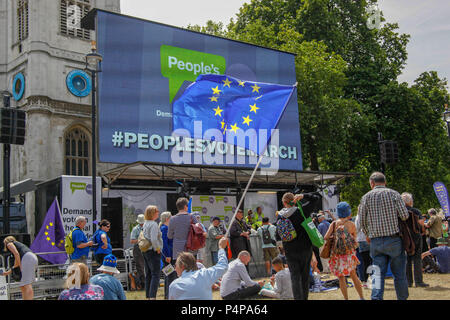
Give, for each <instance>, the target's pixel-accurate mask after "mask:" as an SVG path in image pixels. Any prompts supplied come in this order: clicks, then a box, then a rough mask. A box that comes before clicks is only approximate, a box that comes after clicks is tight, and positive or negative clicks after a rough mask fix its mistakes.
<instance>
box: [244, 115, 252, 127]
mask: <svg viewBox="0 0 450 320" xmlns="http://www.w3.org/2000/svg"><path fill="white" fill-rule="evenodd" d="M242 119H244V122H242V123H243V124H246V125H248V126H250V122H252V121H253V120H252V119H250V115H248V116H247V117H242Z"/></svg>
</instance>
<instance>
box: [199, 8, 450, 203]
mask: <svg viewBox="0 0 450 320" xmlns="http://www.w3.org/2000/svg"><path fill="white" fill-rule="evenodd" d="M376 2H377V1H376V0H361V1H348V0H252V1H251V2H250V3H246V4H244V5H243V6H242V7H241V8H240V10H239V12H238V13H237V14H236V20H235V21H234V20H233V19H232V20H231V21H230V23H229V24H228V26H227V27H226V28H224V26H223V24H222V23H221V22H219V23H215V22H213V21H208V23H207V25H206V26H205V27H200V26H190V29H192V30H195V31H200V32H206V33H209V34H213V35H218V36H223V37H228V38H231V39H235V40H240V41H244V42H248V43H252V44H257V45H260V46H265V47H270V48H274V49H278V50H283V51H288V52H292V53H295V54H296V59H295V64H296V74H297V81H298V90H297V91H298V97H297V98H298V104H299V118H300V128H301V136H302V151H303V155H304V158H303V162H304V168H308V169H311V170H327V171H350V172H358V173H360V176H359V177H357V178H352V179H351V180H350V181H347V182H348V185H347V186H346V187H344V188H343V191H342V193H341V199H342V200H347V201H349V202H350V203H351V204H352V206H353V207H354V210H355V209H356V206H357V205H358V203H359V199H360V198H361V196H362V195H363V194H364V193H366V192H367V191H368V190H369V189H370V186H369V182H368V179H369V176H370V174H371V173H372V172H373V171H375V170H380V157H379V146H378V141H377V138H378V132H380V133H382V135H383V137H384V138H385V139H386V140H393V141H396V142H397V143H398V147H399V150H400V162H399V163H397V164H395V165H389V166H387V168H386V176H387V179H388V185H389V186H390V187H392V188H394V189H396V190H398V191H399V192H403V191H409V192H411V193H412V194H413V195H414V197H415V200H416V202H415V204H416V205H417V206H418V207H419V208H421V209H422V210H426V209H427V208H428V207H433V206H434V207H436V206H438V202H437V199H436V197H435V195H434V192H433V188H432V185H433V183H434V182H435V181H438V180H440V181H442V182H444V183H445V184H446V185H447V186H448V187H449V188H450V168H449V167H450V166H449V163H450V143H449V139H448V138H447V137H446V130H445V126H444V123H443V121H442V113H443V111H444V104H446V103H447V104H448V100H449V94H448V91H447V82H446V80H445V79H440V78H439V77H438V75H437V73H436V72H434V71H430V72H424V73H422V74H421V75H420V76H419V77H418V78H417V79H416V81H415V83H414V84H413V85H412V86H409V85H408V84H407V83H398V82H397V77H398V76H399V75H400V74H401V72H402V70H403V68H404V66H405V63H406V60H407V51H406V45H407V43H408V41H409V35H406V34H399V33H398V32H397V29H398V25H397V24H396V23H388V22H386V21H385V19H384V18H383V17H381V21H382V22H383V24H382V25H381V27H380V28H368V26H367V21H368V14H367V8H368V7H369V6H370V5H372V4H374V3H376Z"/></svg>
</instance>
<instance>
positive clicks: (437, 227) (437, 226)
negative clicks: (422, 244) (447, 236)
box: [428, 215, 443, 239]
mask: <svg viewBox="0 0 450 320" xmlns="http://www.w3.org/2000/svg"><path fill="white" fill-rule="evenodd" d="M428 225H429V226H430V237H432V238H435V239H438V238H440V237H442V232H443V231H442V219H441V217H439V216H438V215H432V216H431V217H430V220H429V221H428Z"/></svg>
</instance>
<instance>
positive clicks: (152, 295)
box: [142, 205, 163, 300]
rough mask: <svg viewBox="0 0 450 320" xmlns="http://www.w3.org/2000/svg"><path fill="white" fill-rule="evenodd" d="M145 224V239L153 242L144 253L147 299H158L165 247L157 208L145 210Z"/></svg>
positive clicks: (150, 207)
mask: <svg viewBox="0 0 450 320" xmlns="http://www.w3.org/2000/svg"><path fill="white" fill-rule="evenodd" d="M144 216H145V223H144V227H143V229H142V231H143V233H144V237H145V238H146V239H147V240H148V241H150V242H151V246H150V248H149V249H148V250H147V251H145V252H144V253H143V255H144V260H145V297H146V298H147V299H150V300H155V299H156V293H157V291H158V288H159V275H160V272H161V249H162V247H163V241H162V234H161V230H160V229H159V226H158V224H157V223H156V222H155V220H156V219H158V217H159V210H158V207H156V206H151V205H150V206H148V207H147V208H146V209H145V213H144Z"/></svg>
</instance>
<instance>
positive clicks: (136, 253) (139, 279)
mask: <svg viewBox="0 0 450 320" xmlns="http://www.w3.org/2000/svg"><path fill="white" fill-rule="evenodd" d="M136 222H137V225H136V226H135V227H134V228H133V230H131V235H130V243H131V244H132V245H133V259H134V262H135V263H136V288H137V289H138V290H141V289H143V288H144V287H145V271H144V270H145V261H144V255H143V254H142V251H141V249H139V245H138V238H139V235H140V234H141V231H142V228H143V226H144V223H145V216H144V215H143V214H140V215H138V216H137V220H136Z"/></svg>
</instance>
